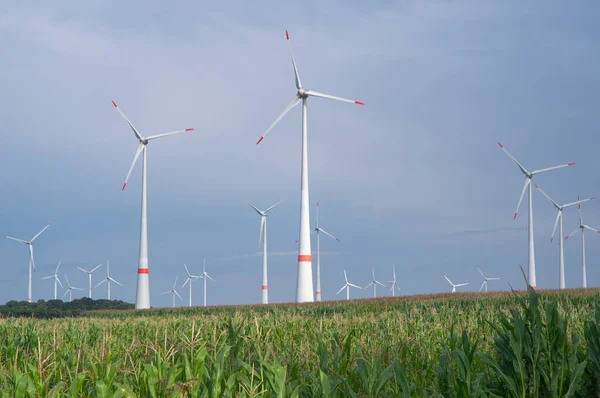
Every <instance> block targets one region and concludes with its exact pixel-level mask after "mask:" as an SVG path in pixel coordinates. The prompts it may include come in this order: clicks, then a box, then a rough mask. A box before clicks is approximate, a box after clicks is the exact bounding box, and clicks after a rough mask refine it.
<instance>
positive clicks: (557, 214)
mask: <svg viewBox="0 0 600 398" xmlns="http://www.w3.org/2000/svg"><path fill="white" fill-rule="evenodd" d="M560 213H561V211H560V209H559V210H558V212H556V221H554V229H553V230H552V236H551V237H550V243H552V241H553V240H554V234H555V233H556V227H557V226H558V220H559V219H560Z"/></svg>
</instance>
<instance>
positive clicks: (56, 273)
mask: <svg viewBox="0 0 600 398" xmlns="http://www.w3.org/2000/svg"><path fill="white" fill-rule="evenodd" d="M60 263H61V261H59V262H58V265H57V266H56V270H55V271H54V274H55V275H58V269H59V268H60Z"/></svg>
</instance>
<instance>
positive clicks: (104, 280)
mask: <svg viewBox="0 0 600 398" xmlns="http://www.w3.org/2000/svg"><path fill="white" fill-rule="evenodd" d="M106 281H107V279H102V280H101V281H100V283H98V284H97V285H96V286H94V289H95V288H97V287H98V286H100V285H101V284H103V283H104V282H106Z"/></svg>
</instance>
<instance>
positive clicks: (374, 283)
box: [365, 268, 387, 298]
mask: <svg viewBox="0 0 600 398" xmlns="http://www.w3.org/2000/svg"><path fill="white" fill-rule="evenodd" d="M377 285H379V286H383V287H387V286H386V285H384V284H383V283H381V282H379V281H378V280H377V279H375V268H373V280H372V281H371V283H369V284H368V285H367V286H365V289H368V288H369V287H370V286H373V298H376V297H377Z"/></svg>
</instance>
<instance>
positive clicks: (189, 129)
mask: <svg viewBox="0 0 600 398" xmlns="http://www.w3.org/2000/svg"><path fill="white" fill-rule="evenodd" d="M192 130H193V128H188V129H185V131H192Z"/></svg>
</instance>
